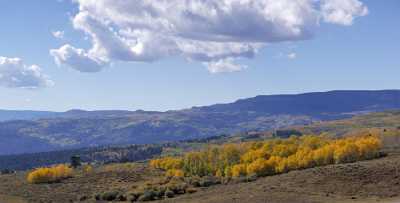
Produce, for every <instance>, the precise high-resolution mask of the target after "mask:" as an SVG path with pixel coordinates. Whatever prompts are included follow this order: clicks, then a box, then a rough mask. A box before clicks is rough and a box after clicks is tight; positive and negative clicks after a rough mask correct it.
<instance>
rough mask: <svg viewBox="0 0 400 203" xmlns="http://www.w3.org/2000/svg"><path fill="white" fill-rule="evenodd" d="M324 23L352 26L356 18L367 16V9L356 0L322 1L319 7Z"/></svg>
mask: <svg viewBox="0 0 400 203" xmlns="http://www.w3.org/2000/svg"><path fill="white" fill-rule="evenodd" d="M321 10H322V16H323V18H324V20H325V22H328V23H334V24H340V25H352V24H353V21H354V19H355V18H356V17H359V16H365V15H367V14H368V8H367V7H366V6H365V5H364V4H363V3H361V2H360V1H358V0H323V1H322V5H321Z"/></svg>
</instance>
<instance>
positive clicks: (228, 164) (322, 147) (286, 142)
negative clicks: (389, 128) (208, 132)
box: [150, 134, 381, 177]
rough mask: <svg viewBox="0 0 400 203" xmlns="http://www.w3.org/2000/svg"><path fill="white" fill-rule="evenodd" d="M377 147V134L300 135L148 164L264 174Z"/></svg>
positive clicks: (196, 172)
mask: <svg viewBox="0 0 400 203" xmlns="http://www.w3.org/2000/svg"><path fill="white" fill-rule="evenodd" d="M380 148H381V140H380V138H379V137H378V136H377V135H371V134H367V135H362V136H360V135H359V136H351V137H344V138H339V139H332V138H328V137H326V136H302V137H290V138H288V139H276V140H268V141H260V142H247V143H240V144H225V145H222V146H218V147H209V148H207V149H205V150H202V151H198V152H189V153H186V154H185V155H184V156H183V157H165V158H161V159H154V160H151V162H150V166H152V167H153V168H158V169H163V170H165V171H167V175H168V176H177V175H176V171H177V170H178V171H179V174H178V176H183V175H186V176H206V175H212V176H217V177H239V176H246V175H252V174H256V175H258V176H265V175H274V174H278V173H285V172H288V171H290V170H296V169H304V168H311V167H315V166H323V165H328V164H335V163H348V162H355V161H359V160H366V159H372V158H375V157H377V156H378V155H379V150H380Z"/></svg>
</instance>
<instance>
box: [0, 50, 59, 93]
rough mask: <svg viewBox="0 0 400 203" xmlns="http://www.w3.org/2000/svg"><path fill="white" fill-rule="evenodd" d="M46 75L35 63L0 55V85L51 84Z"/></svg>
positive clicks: (46, 85)
mask: <svg viewBox="0 0 400 203" xmlns="http://www.w3.org/2000/svg"><path fill="white" fill-rule="evenodd" d="M52 85H53V81H51V80H50V79H49V78H48V76H46V75H45V74H43V73H42V70H41V69H40V67H39V66H37V65H31V66H28V65H25V64H24V63H23V61H22V60H21V59H20V58H7V57H1V56H0V86H2V87H7V88H29V89H34V88H40V87H48V86H52Z"/></svg>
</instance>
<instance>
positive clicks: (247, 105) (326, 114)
mask: <svg viewBox="0 0 400 203" xmlns="http://www.w3.org/2000/svg"><path fill="white" fill-rule="evenodd" d="M392 109H400V90H382V91H331V92H316V93H306V94H298V95H270V96H257V97H254V98H249V99H241V100H238V101H236V102H233V103H228V104H216V105H212V106H204V107H193V108H191V109H184V110H179V111H167V112H153V111H83V110H71V111H67V112H45V111H41V112H38V111H8V110H7V111H2V110H0V120H2V122H0V154H18V153H30V152H41V151H50V150H60V149H70V148H80V147H88V146H101V145H119V144H145V143H160V142H165V141H176V140H185V139H195V138H204V137H208V136H214V135H218V134H232V133H238V132H244V131H261V130H271V129H277V128H282V127H286V126H291V125H304V124H310V123H312V122H314V121H319V120H334V119H341V118H346V117H351V116H353V115H358V114H363V113H368V112H377V111H385V110H392Z"/></svg>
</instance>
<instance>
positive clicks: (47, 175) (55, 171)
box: [27, 164, 73, 184]
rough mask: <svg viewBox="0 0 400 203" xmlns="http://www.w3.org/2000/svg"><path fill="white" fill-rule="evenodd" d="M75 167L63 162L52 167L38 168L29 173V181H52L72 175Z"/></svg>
mask: <svg viewBox="0 0 400 203" xmlns="http://www.w3.org/2000/svg"><path fill="white" fill-rule="evenodd" d="M72 174H73V169H71V168H69V167H68V166H67V165H64V164H61V165H57V166H54V167H50V168H38V169H35V170H34V171H32V172H31V173H29V174H28V177H27V180H28V182H29V183H34V184H38V183H52V182H58V181H60V180H62V179H66V178H69V177H72Z"/></svg>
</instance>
